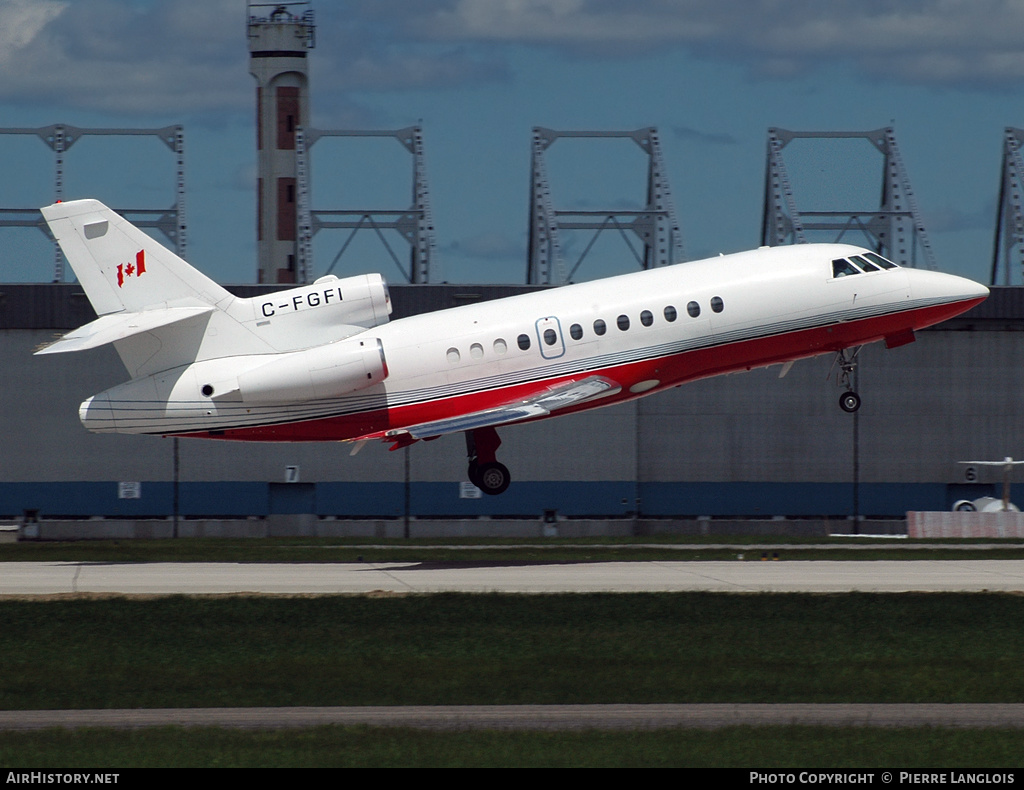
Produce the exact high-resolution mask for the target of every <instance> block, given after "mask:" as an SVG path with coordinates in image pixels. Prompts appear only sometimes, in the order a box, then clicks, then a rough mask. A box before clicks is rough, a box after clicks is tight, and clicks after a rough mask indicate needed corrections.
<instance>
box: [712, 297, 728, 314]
mask: <svg viewBox="0 0 1024 790" xmlns="http://www.w3.org/2000/svg"><path fill="white" fill-rule="evenodd" d="M723 309H725V302H723V301H722V297H721V296H712V297H711V310H712V312H715V313H720V312H722V310H723Z"/></svg>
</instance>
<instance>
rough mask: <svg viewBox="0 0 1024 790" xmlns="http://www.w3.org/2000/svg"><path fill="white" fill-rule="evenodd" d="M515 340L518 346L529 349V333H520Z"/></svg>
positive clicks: (524, 349) (525, 349)
mask: <svg viewBox="0 0 1024 790" xmlns="http://www.w3.org/2000/svg"><path fill="white" fill-rule="evenodd" d="M516 342H517V343H518V344H519V348H521V349H522V350H523V351H528V350H529V348H530V336H529V335H520V336H519V337H517V338H516Z"/></svg>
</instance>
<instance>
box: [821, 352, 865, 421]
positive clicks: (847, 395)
mask: <svg viewBox="0 0 1024 790" xmlns="http://www.w3.org/2000/svg"><path fill="white" fill-rule="evenodd" d="M861 348H863V346H857V347H856V348H854V349H853V350H852V352H850V353H848V351H849V349H845V348H844V349H842V350H841V351H837V352H836V358H835V361H833V362H832V369H835V366H836V364H838V365H839V373H838V374H836V380H837V383H838V384H839V385H840V386H841V387H844V388H845V389H846V392H844V393H843V394H842V395H840V396H839V408H840V409H842V410H843V411H845V412H847V413H848V414H853V413H854V412H855V411H857V409H859V408H860V395H858V394H857V393H856V392H854V391H853V383H852V382H851V380H850V377H851V376H852V375H853V371H854V370H856V368H857V355H858V354H860V350H861ZM831 374H832V370H829V375H831Z"/></svg>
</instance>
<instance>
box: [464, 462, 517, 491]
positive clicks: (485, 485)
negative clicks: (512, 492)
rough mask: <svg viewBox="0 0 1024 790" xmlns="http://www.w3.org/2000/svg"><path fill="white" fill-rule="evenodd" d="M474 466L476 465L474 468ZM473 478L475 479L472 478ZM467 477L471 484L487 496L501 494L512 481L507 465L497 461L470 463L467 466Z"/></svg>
mask: <svg viewBox="0 0 1024 790" xmlns="http://www.w3.org/2000/svg"><path fill="white" fill-rule="evenodd" d="M474 467H476V468H475V469H474ZM474 478H475V479H474ZM469 479H470V480H471V481H472V483H473V485H475V486H476V487H477V488H479V489H480V490H481V491H483V492H484V493H485V494H488V495H489V496H497V495H498V494H502V493H504V492H505V490H506V489H507V488H508V485H509V483H511V482H512V476H511V475H510V474H509V471H508V467H506V466H505V465H504V464H501V463H498V462H497V461H495V462H493V463H489V464H480V465H479V466H477V465H476V464H471V465H470V467H469Z"/></svg>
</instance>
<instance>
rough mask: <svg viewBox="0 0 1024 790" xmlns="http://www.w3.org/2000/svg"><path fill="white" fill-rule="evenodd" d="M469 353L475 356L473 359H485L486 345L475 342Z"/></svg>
mask: <svg viewBox="0 0 1024 790" xmlns="http://www.w3.org/2000/svg"><path fill="white" fill-rule="evenodd" d="M469 355H470V356H471V357H473V359H483V358H484V347H483V346H481V345H480V344H479V343H474V344H473V345H471V346H470V347H469Z"/></svg>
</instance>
